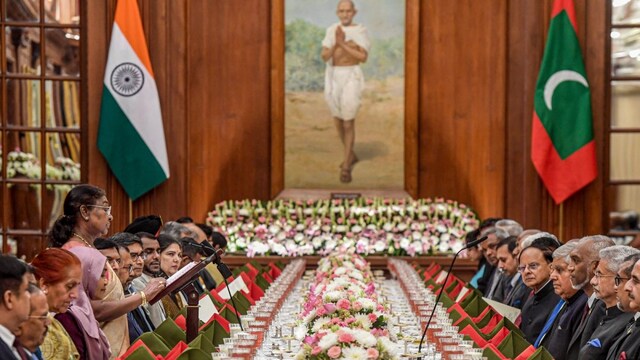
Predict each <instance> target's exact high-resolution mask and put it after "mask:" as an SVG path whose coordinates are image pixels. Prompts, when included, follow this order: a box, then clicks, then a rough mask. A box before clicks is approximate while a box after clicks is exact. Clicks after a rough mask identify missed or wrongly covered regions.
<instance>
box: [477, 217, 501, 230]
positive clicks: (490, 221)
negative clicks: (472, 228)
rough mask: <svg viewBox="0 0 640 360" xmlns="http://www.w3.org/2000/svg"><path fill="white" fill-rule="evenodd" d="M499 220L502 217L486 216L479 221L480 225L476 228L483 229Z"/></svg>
mask: <svg viewBox="0 0 640 360" xmlns="http://www.w3.org/2000/svg"><path fill="white" fill-rule="evenodd" d="M500 220H502V218H499V217H495V218H486V219H484V220H482V222H481V223H480V226H479V227H478V229H479V230H480V231H482V230H484V229H486V228H488V227H492V226H494V225H495V224H496V223H497V222H498V221H500Z"/></svg>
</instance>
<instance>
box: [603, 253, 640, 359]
mask: <svg viewBox="0 0 640 360" xmlns="http://www.w3.org/2000/svg"><path fill="white" fill-rule="evenodd" d="M635 250H636V251H637V252H636V253H635V254H633V255H630V256H627V257H626V258H625V259H624V262H623V263H622V264H621V265H620V270H619V271H618V274H617V276H616V277H615V278H614V284H615V287H616V292H617V294H618V295H617V299H618V308H619V309H620V310H622V311H624V312H627V313H630V314H633V315H634V317H632V318H631V320H629V322H628V323H627V325H626V326H625V329H624V331H623V332H622V335H620V336H619V337H618V339H617V340H616V341H615V342H614V343H613V345H612V346H611V348H610V349H609V352H608V353H607V360H617V359H620V355H621V354H622V353H623V352H625V356H626V354H627V353H629V354H631V352H630V350H631V349H632V348H633V346H634V344H636V343H637V342H638V336H639V335H640V331H639V328H640V323H639V322H638V316H639V314H640V313H638V312H636V311H638V303H635V302H634V304H633V305H632V304H631V302H632V299H631V297H630V296H631V294H630V293H629V292H627V291H626V286H627V283H630V282H631V281H629V280H631V272H632V270H633V268H634V265H635V264H636V262H638V260H640V250H637V249H635ZM630 285H634V284H630ZM636 357H637V355H636Z"/></svg>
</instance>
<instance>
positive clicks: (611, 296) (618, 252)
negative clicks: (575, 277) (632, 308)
mask: <svg viewBox="0 0 640 360" xmlns="http://www.w3.org/2000/svg"><path fill="white" fill-rule="evenodd" d="M636 251H637V250H636V249H633V248H631V247H628V246H624V245H616V246H610V247H608V248H606V249H602V250H600V262H599V263H598V267H597V269H596V271H595V276H594V277H593V278H592V279H591V285H592V286H593V289H594V291H595V293H596V296H597V297H598V299H600V301H602V302H603V303H604V304H605V306H606V309H605V316H604V317H603V318H602V319H601V320H600V323H599V324H598V326H597V327H596V328H595V330H594V331H593V333H592V334H591V336H590V339H589V340H588V341H587V343H586V344H584V345H583V346H582V348H581V349H580V354H579V355H578V358H579V359H587V360H589V359H602V358H605V357H606V356H607V352H608V351H609V349H610V348H611V346H612V345H613V343H614V342H615V341H616V339H617V338H618V337H619V336H620V335H622V333H623V331H624V330H625V328H626V325H627V323H628V322H629V320H631V319H632V318H633V314H631V313H625V312H623V311H622V310H621V309H619V308H618V305H617V304H618V300H617V298H616V295H617V294H616V289H615V280H614V279H615V277H616V275H617V274H618V271H619V270H620V265H621V264H622V263H623V262H624V258H626V257H627V256H629V255H633V253H634V252H636Z"/></svg>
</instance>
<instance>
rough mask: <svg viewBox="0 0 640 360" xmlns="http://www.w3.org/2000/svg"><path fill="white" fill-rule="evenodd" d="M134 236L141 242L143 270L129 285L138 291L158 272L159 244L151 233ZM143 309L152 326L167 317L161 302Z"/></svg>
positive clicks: (160, 322) (157, 324) (140, 233)
mask: <svg viewBox="0 0 640 360" xmlns="http://www.w3.org/2000/svg"><path fill="white" fill-rule="evenodd" d="M136 235H137V236H138V237H139V238H140V240H141V241H142V254H143V255H142V258H143V268H142V275H140V277H138V278H136V279H134V280H133V282H132V283H131V285H132V286H133V288H134V289H136V290H140V289H144V287H145V286H146V285H147V283H148V282H149V281H150V280H151V279H153V278H154V277H156V276H157V275H158V273H159V272H160V244H159V243H158V239H156V237H155V236H154V235H153V234H151V233H147V232H139V233H137V234H136ZM145 308H146V309H147V311H148V313H149V318H150V319H151V322H152V323H153V326H155V327H158V326H159V325H160V324H162V322H163V321H165V320H166V318H167V315H166V312H165V310H164V307H163V306H162V301H158V302H156V303H155V304H153V305H150V304H147V305H146V306H145Z"/></svg>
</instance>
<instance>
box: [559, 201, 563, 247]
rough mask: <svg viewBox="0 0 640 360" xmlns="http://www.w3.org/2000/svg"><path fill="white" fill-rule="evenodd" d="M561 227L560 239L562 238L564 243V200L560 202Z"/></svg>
mask: <svg viewBox="0 0 640 360" xmlns="http://www.w3.org/2000/svg"><path fill="white" fill-rule="evenodd" d="M559 218H560V229H559V230H558V239H559V240H560V242H562V243H564V241H562V238H563V236H562V233H563V232H564V202H561V203H560V216H559Z"/></svg>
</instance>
